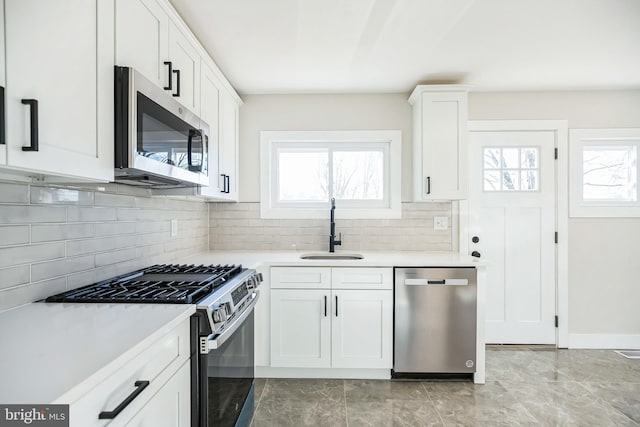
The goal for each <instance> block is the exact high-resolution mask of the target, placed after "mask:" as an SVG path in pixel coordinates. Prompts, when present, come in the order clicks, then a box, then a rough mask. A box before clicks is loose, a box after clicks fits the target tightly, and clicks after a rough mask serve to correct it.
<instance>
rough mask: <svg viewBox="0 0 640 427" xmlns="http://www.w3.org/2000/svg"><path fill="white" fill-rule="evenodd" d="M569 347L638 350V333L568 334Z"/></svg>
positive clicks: (639, 341)
mask: <svg viewBox="0 0 640 427" xmlns="http://www.w3.org/2000/svg"><path fill="white" fill-rule="evenodd" d="M569 348H589V349H615V350H640V335H631V334H629V335H622V334H569Z"/></svg>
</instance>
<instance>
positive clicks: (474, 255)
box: [471, 251, 480, 258]
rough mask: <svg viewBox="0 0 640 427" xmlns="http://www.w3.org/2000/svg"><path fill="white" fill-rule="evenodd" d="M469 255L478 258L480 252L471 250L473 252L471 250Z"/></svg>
mask: <svg viewBox="0 0 640 427" xmlns="http://www.w3.org/2000/svg"><path fill="white" fill-rule="evenodd" d="M471 256H473V257H476V258H480V252H478V251H473V252H471Z"/></svg>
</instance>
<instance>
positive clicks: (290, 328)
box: [270, 267, 393, 369]
mask: <svg viewBox="0 0 640 427" xmlns="http://www.w3.org/2000/svg"><path fill="white" fill-rule="evenodd" d="M345 274H347V275H349V274H353V275H355V276H354V277H366V276H370V277H385V278H388V280H385V282H384V283H380V281H378V280H375V281H373V282H372V283H370V284H369V285H367V284H366V283H364V282H363V281H358V282H357V285H354V286H355V287H356V288H355V289H343V288H344V287H345V286H346V285H345V283H344V281H343V280H342V278H343V277H344V275H345ZM295 277H298V278H300V279H301V280H300V282H299V283H294V282H293V281H292V280H291V279H292V278H295ZM314 277H318V278H326V277H331V282H330V283H331V288H327V287H326V284H325V282H326V281H325V280H324V279H323V280H320V279H318V280H302V279H305V278H314ZM271 280H272V282H271V331H270V332H271V366H272V367H278V368H349V369H352V368H356V369H357V368H371V369H391V367H392V355H393V352H392V345H393V342H392V338H393V332H392V326H393V290H392V288H393V282H392V280H393V279H392V275H391V269H383V268H355V267H354V268H329V267H322V268H316V267H309V268H307V267H291V268H288V267H274V268H272V269H271ZM314 287H320V288H321V289H314ZM367 288H368V289H367Z"/></svg>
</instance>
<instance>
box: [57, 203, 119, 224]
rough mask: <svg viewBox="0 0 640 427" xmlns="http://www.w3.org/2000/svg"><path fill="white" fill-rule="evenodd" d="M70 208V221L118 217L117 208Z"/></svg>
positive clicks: (106, 219) (110, 219)
mask: <svg viewBox="0 0 640 427" xmlns="http://www.w3.org/2000/svg"><path fill="white" fill-rule="evenodd" d="M68 209H69V212H68V216H67V219H68V221H69V222H95V221H115V220H116V219H118V218H117V216H116V209H115V208H103V207H91V208H77V207H72V206H70V207H69V208H68Z"/></svg>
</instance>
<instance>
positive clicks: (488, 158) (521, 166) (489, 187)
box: [484, 147, 539, 191]
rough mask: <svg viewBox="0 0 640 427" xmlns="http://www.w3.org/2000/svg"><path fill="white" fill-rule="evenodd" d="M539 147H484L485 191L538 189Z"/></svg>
mask: <svg viewBox="0 0 640 427" xmlns="http://www.w3.org/2000/svg"><path fill="white" fill-rule="evenodd" d="M538 173H539V164H538V148H512V147H491V148H485V149H484V191H537V190H538Z"/></svg>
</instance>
